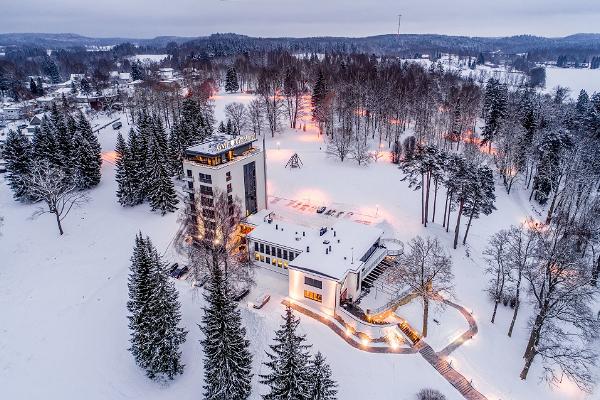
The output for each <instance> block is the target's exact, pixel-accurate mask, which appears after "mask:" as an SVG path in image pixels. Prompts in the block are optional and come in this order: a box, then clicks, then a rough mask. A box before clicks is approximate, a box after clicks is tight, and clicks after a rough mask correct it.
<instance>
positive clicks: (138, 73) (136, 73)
mask: <svg viewBox="0 0 600 400" xmlns="http://www.w3.org/2000/svg"><path fill="white" fill-rule="evenodd" d="M131 79H133V80H134V81H139V80H141V79H144V71H143V67H142V64H141V63H140V62H139V61H137V62H133V63H131Z"/></svg>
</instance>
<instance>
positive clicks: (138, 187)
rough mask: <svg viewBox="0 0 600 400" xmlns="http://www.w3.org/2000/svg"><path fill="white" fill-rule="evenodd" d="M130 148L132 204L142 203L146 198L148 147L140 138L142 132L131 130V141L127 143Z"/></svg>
mask: <svg viewBox="0 0 600 400" xmlns="http://www.w3.org/2000/svg"><path fill="white" fill-rule="evenodd" d="M127 148H128V150H129V156H130V163H131V166H132V168H131V173H130V174H129V181H130V184H131V191H132V193H131V195H132V204H131V205H137V204H142V203H143V202H144V200H145V199H146V188H147V186H148V185H147V179H146V147H145V142H144V141H143V140H142V139H141V138H140V134H139V133H138V132H136V131H135V130H133V129H131V131H130V132H129V141H128V144H127Z"/></svg>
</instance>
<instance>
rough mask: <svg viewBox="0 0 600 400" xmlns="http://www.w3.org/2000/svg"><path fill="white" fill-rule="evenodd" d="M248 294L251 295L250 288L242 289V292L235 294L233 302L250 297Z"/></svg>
mask: <svg viewBox="0 0 600 400" xmlns="http://www.w3.org/2000/svg"><path fill="white" fill-rule="evenodd" d="M248 293H250V289H249V288H244V289H241V290H240V291H238V292H237V293H235V294H234V295H233V300H235V301H240V300H242V299H243V298H244V297H246V296H248Z"/></svg>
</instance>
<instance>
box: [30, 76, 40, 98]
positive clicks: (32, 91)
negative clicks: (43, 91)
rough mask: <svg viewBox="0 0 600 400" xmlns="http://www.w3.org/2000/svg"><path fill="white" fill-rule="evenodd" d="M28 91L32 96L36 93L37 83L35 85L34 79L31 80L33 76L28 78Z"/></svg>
mask: <svg viewBox="0 0 600 400" xmlns="http://www.w3.org/2000/svg"><path fill="white" fill-rule="evenodd" d="M29 91H30V92H31V94H32V95H34V96H37V94H38V90H37V85H36V83H35V81H34V80H33V78H31V79H30V80H29Z"/></svg>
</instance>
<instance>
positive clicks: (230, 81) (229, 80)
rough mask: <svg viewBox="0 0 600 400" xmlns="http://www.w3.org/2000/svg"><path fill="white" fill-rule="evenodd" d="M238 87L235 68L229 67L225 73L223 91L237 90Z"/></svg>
mask: <svg viewBox="0 0 600 400" xmlns="http://www.w3.org/2000/svg"><path fill="white" fill-rule="evenodd" d="M239 89H240V85H239V84H238V77H237V72H236V71H235V68H233V67H232V68H229V69H228V70H227V75H225V91H226V92H228V93H233V92H237V91H238V90H239Z"/></svg>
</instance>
